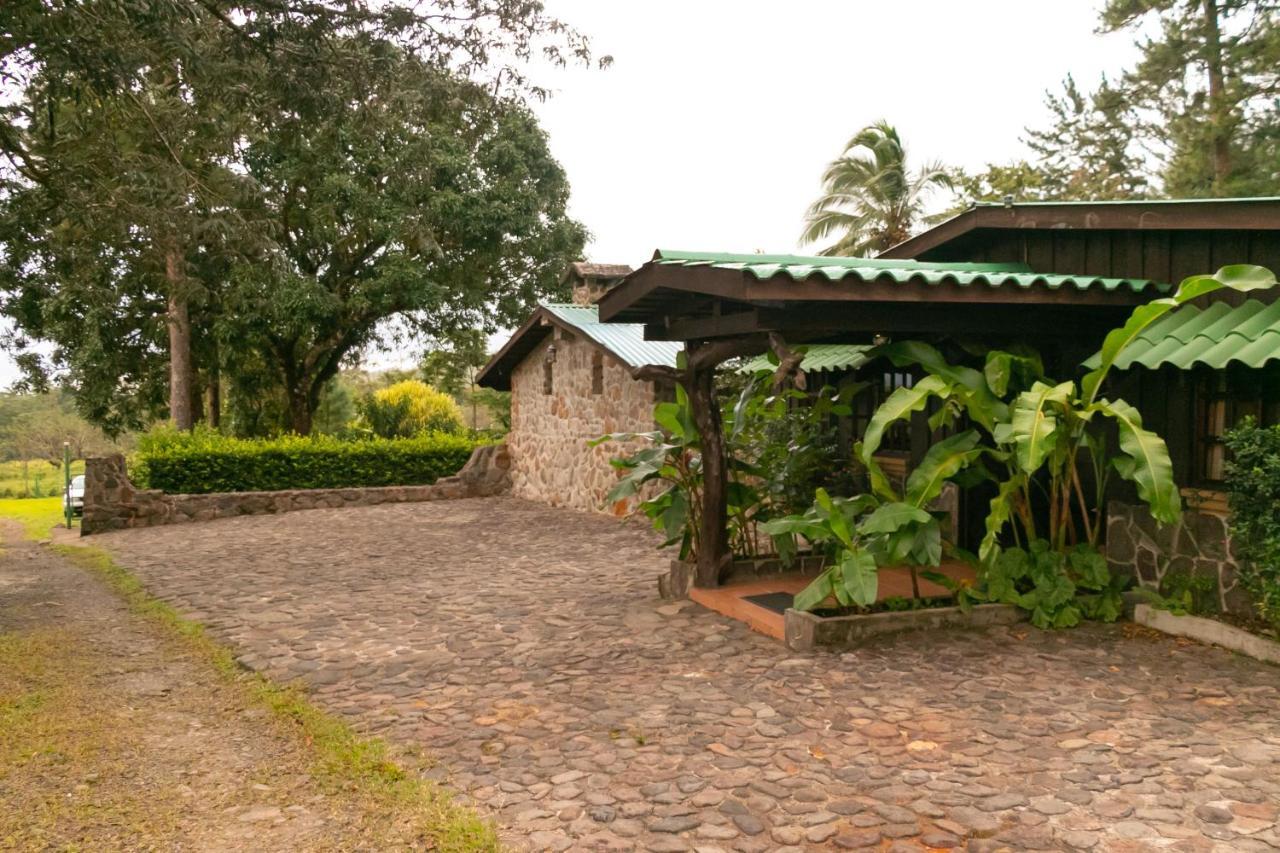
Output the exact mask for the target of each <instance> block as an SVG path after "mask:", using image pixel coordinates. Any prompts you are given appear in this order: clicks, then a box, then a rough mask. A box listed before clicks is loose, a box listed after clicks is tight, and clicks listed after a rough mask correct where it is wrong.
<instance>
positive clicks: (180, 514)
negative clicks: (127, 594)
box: [80, 444, 511, 536]
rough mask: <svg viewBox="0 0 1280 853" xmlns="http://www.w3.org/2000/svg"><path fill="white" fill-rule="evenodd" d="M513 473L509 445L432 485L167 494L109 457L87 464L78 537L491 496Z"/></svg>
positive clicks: (476, 455)
mask: <svg viewBox="0 0 1280 853" xmlns="http://www.w3.org/2000/svg"><path fill="white" fill-rule="evenodd" d="M510 468H511V457H510V454H509V453H508V451H507V448H506V446H505V445H502V444H490V445H485V446H483V447H477V448H476V449H475V451H474V452H473V453H472V454H471V458H470V459H469V460H468V461H467V464H466V465H464V466H463V468H462V470H461V471H459V472H458V473H457V474H456V475H455V476H452V477H445V478H443V479H440V480H437V481H436V482H435V483H433V484H431V485H429V486H380V487H364V488H347V489H293V490H289V491H281V492H220V493H214V494H208V495H169V494H165V493H164V492H162V491H160V490H159V489H139V488H138V487H137V486H135V485H134V484H133V483H132V482H131V481H130V480H129V475H128V472H127V471H126V470H125V464H124V457H123V456H120V455H115V456H107V457H104V458H100V459H89V460H87V461H86V463H85V472H84V518H83V519H82V520H81V522H80V535H81V536H88V535H90V534H92V533H101V532H103V531H106V530H121V529H124V528H129V527H154V526H157V525H161V524H181V523H183V522H188V521H210V520H212V519H215V518H231V517H235V516H239V515H267V514H272V513H279V512H293V511H295V510H302V509H317V508H322V507H347V506H373V505H375V504H383V503H405V502H411V501H436V500H450V499H454V498H469V497H488V496H490V495H497V494H503V493H505V492H507V491H509V490H510V487H511V473H510Z"/></svg>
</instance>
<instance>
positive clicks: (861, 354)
mask: <svg viewBox="0 0 1280 853" xmlns="http://www.w3.org/2000/svg"><path fill="white" fill-rule="evenodd" d="M869 349H871V345H870V344H810V345H809V347H808V349H807V351H806V352H805V354H804V360H803V361H801V362H800V369H801V370H808V371H815V370H816V371H821V370H854V369H856V368H859V367H861V366H862V365H864V364H866V363H867V362H868V361H869V360H870V359H868V358H867V350H869ZM773 369H774V365H773V364H772V363H770V361H769V356H767V355H759V356H756V357H755V358H753V359H751V360H750V361H748V362H747V363H746V364H744V365H743V366H742V368H741V372H742V373H755V372H756V371H759V370H773Z"/></svg>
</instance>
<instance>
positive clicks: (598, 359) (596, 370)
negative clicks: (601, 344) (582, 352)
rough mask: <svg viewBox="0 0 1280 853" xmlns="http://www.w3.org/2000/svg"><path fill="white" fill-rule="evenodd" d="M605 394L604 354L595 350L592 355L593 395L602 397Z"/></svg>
mask: <svg viewBox="0 0 1280 853" xmlns="http://www.w3.org/2000/svg"><path fill="white" fill-rule="evenodd" d="M603 393H604V353H602V352H600V350H593V351H592V353H591V394H592V395H593V396H597V397H598V396H600V395H601V394H603Z"/></svg>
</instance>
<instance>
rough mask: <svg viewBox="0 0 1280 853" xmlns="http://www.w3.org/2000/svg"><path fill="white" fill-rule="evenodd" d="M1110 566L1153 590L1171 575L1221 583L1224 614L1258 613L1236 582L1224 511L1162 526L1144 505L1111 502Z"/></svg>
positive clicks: (1186, 515) (1187, 515)
mask: <svg viewBox="0 0 1280 853" xmlns="http://www.w3.org/2000/svg"><path fill="white" fill-rule="evenodd" d="M1107 563H1108V565H1110V567H1111V570H1112V571H1114V572H1123V573H1129V574H1132V575H1133V576H1134V577H1135V578H1136V580H1137V582H1138V583H1139V584H1141V585H1142V586H1144V587H1147V588H1148V589H1154V590H1160V588H1161V585H1162V583H1163V582H1164V580H1165V578H1166V577H1167V576H1168V575H1169V574H1170V573H1175V572H1176V573H1183V574H1186V575H1189V576H1191V577H1202V576H1208V577H1211V578H1213V579H1214V580H1215V581H1216V582H1217V584H1218V607H1219V609H1220V610H1222V611H1223V612H1226V613H1238V614H1240V615H1249V616H1253V615H1256V613H1257V611H1256V610H1255V609H1254V606H1253V602H1252V600H1251V599H1250V597H1249V594H1248V593H1247V592H1246V591H1245V590H1244V588H1243V587H1241V586H1240V585H1239V582H1238V580H1237V578H1236V570H1237V561H1236V558H1235V555H1234V554H1233V553H1232V550H1231V535H1230V533H1229V532H1228V529H1227V517H1226V515H1224V514H1222V513H1220V512H1213V511H1208V510H1204V509H1193V508H1188V509H1186V510H1184V511H1183V513H1182V521H1181V523H1179V524H1175V525H1162V524H1159V523H1158V522H1156V520H1155V519H1153V518H1152V517H1151V513H1150V512H1149V511H1148V510H1147V508H1146V507H1145V506H1132V505H1130V504H1126V503H1121V502H1120V501H1112V502H1111V503H1109V504H1108V505H1107ZM1166 591H1167V590H1166Z"/></svg>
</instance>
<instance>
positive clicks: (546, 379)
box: [542, 344, 556, 394]
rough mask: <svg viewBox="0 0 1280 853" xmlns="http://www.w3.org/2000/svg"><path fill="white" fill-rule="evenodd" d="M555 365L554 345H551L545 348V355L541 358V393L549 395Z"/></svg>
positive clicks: (552, 383)
mask: <svg viewBox="0 0 1280 853" xmlns="http://www.w3.org/2000/svg"><path fill="white" fill-rule="evenodd" d="M555 363H556V345H555V344H552V345H551V346H549V347H547V353H546V355H544V356H543V357H542V393H543V394H550V393H551V391H552V388H553V385H554V381H553V380H554V378H555V377H554V369H555Z"/></svg>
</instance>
